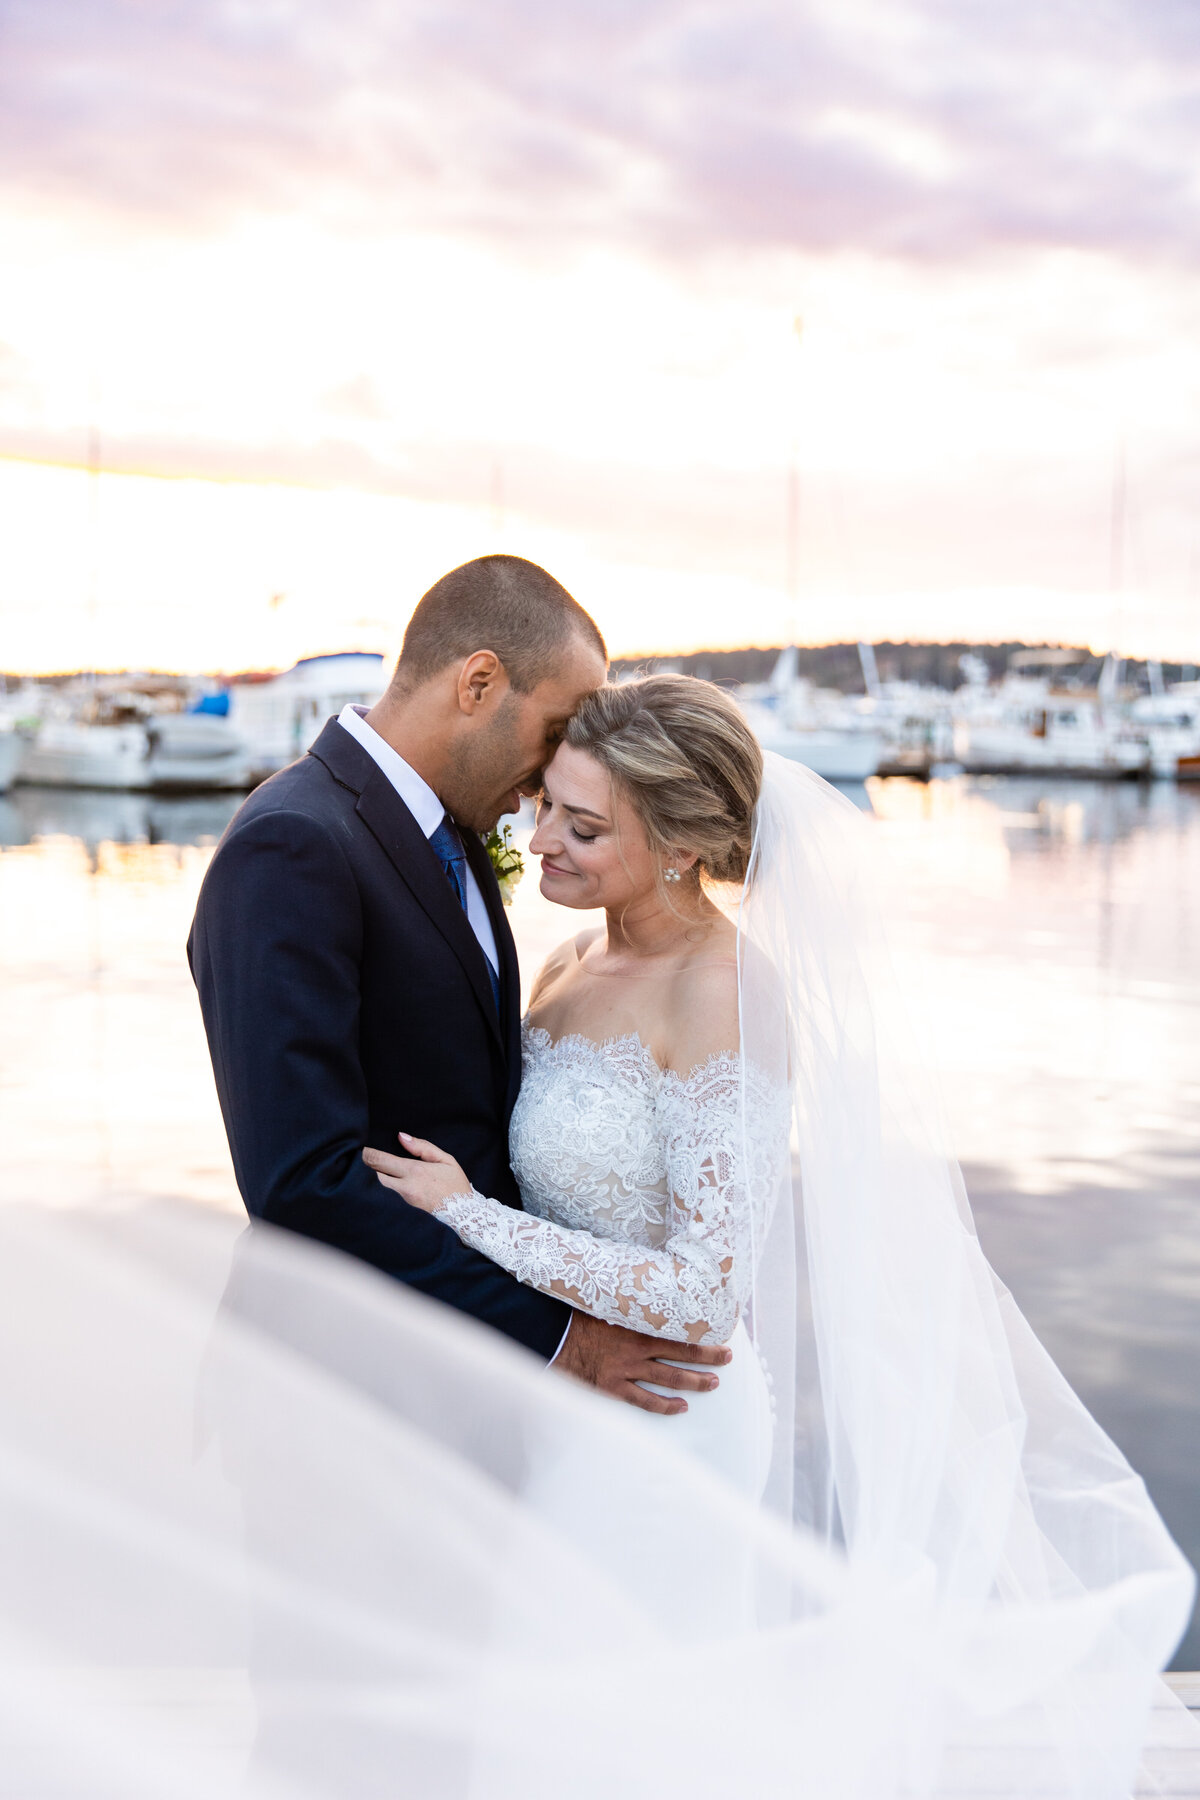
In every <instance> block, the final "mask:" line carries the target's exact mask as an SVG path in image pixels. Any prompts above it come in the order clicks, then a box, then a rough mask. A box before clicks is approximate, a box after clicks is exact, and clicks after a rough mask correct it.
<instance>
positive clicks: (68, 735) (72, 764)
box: [18, 713, 250, 793]
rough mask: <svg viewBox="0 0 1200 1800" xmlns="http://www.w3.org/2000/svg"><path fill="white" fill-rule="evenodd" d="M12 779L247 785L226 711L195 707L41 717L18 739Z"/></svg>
mask: <svg viewBox="0 0 1200 1800" xmlns="http://www.w3.org/2000/svg"><path fill="white" fill-rule="evenodd" d="M18 779H19V780H20V781H22V782H26V783H28V784H29V785H30V786H32V787H73V788H113V789H122V790H125V791H137V792H143V791H148V792H152V793H168V792H171V791H172V790H175V791H193V792H194V791H197V790H199V789H204V788H244V787H248V786H249V785H250V781H249V759H248V757H247V754H246V746H245V744H244V743H243V741H242V739H241V738H240V737H239V735H238V733H237V732H236V731H235V730H234V728H233V727H232V726H231V725H230V723H229V721H228V720H227V719H223V718H220V717H217V716H213V715H210V714H203V713H151V714H149V715H148V716H147V717H146V718H144V719H122V720H120V721H119V722H104V721H103V720H101V721H98V722H95V723H93V722H89V721H85V720H80V719H70V718H66V719H56V718H44V719H42V720H41V721H40V723H39V724H38V725H37V726H36V727H35V728H34V729H33V730H32V731H31V732H30V734H29V735H28V737H27V738H26V739H25V741H24V747H23V754H22V757H21V762H20V769H19V772H18Z"/></svg>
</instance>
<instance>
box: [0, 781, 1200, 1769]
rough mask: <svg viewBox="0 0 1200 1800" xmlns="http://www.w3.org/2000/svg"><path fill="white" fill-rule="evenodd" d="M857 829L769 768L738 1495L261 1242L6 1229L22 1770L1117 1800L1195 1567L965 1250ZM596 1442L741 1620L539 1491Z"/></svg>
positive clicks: (824, 792)
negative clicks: (680, 1529) (783, 1104)
mask: <svg viewBox="0 0 1200 1800" xmlns="http://www.w3.org/2000/svg"><path fill="white" fill-rule="evenodd" d="M871 835H872V834H871V828H870V826H869V824H867V823H866V822H864V821H863V820H862V819H861V818H860V817H859V816H858V814H857V813H856V812H855V809H854V808H853V807H852V806H850V805H849V803H847V802H846V801H844V800H843V799H841V798H840V797H839V796H838V795H836V794H835V793H834V792H833V791H832V790H831V789H829V788H828V787H826V786H825V785H824V784H823V783H821V782H819V781H817V780H816V779H815V778H814V777H812V776H811V775H809V774H807V773H806V772H805V771H804V770H803V769H800V768H797V767H794V766H792V765H789V764H785V763H781V762H779V761H778V760H777V759H775V758H771V757H769V758H768V759H767V775H766V781H765V786H764V790H763V794H762V798H761V801H760V804H759V808H758V815H757V828H756V834H755V842H754V849H753V861H752V867H751V870H750V875H749V878H748V881H747V883H746V886H745V890H744V893H743V894H742V896H741V899H740V903H738V902H735V903H734V908H733V910H734V911H735V912H736V915H737V918H738V923H739V972H740V982H741V1031H742V1053H743V1054H742V1065H741V1066H742V1081H743V1105H742V1117H743V1120H744V1128H745V1131H746V1134H747V1139H748V1140H749V1138H750V1137H751V1136H752V1135H753V1136H754V1137H755V1141H754V1142H752V1143H751V1142H749V1141H747V1143H746V1144H745V1145H744V1146H743V1151H744V1155H745V1158H746V1167H747V1168H753V1169H755V1170H756V1171H757V1174H756V1176H755V1180H756V1182H757V1183H758V1184H759V1191H758V1192H757V1194H756V1200H757V1205H756V1207H755V1209H754V1212H755V1217H756V1218H757V1219H758V1220H759V1222H760V1226H759V1231H758V1242H757V1243H756V1245H755V1268H756V1274H755V1282H754V1289H753V1299H752V1305H751V1308H750V1313H749V1324H750V1326H751V1327H752V1331H753V1336H754V1339H755V1342H756V1345H757V1349H758V1353H759V1355H760V1356H761V1357H762V1359H763V1361H764V1363H765V1364H766V1366H767V1368H768V1371H769V1373H770V1376H771V1379H772V1382H773V1391H774V1394H775V1402H776V1430H775V1438H774V1451H775V1454H774V1464H773V1468H772V1472H771V1476H770V1480H769V1484H768V1490H767V1495H766V1503H765V1505H763V1506H761V1507H755V1506H752V1505H750V1504H749V1503H748V1502H746V1501H744V1500H743V1499H741V1498H739V1496H738V1495H736V1494H735V1493H734V1492H733V1491H732V1489H730V1488H727V1487H726V1486H725V1485H724V1484H723V1483H722V1482H721V1481H720V1480H719V1479H718V1478H717V1477H716V1476H714V1475H711V1474H709V1473H708V1472H707V1471H706V1470H705V1469H704V1468H703V1467H702V1466H701V1465H700V1464H699V1463H697V1462H696V1461H694V1460H693V1459H691V1458H688V1457H685V1456H683V1455H682V1454H680V1453H679V1452H678V1451H677V1450H673V1449H672V1446H671V1443H670V1440H669V1438H668V1437H667V1436H666V1435H664V1436H663V1437H662V1439H661V1442H660V1441H659V1440H658V1439H657V1438H656V1436H655V1434H654V1433H652V1432H647V1430H646V1429H644V1424H643V1422H640V1421H635V1420H634V1419H633V1417H632V1415H630V1414H628V1412H627V1409H625V1408H622V1407H618V1406H615V1405H613V1404H612V1403H611V1402H607V1401H604V1400H601V1399H599V1398H598V1397H596V1396H594V1395H592V1394H590V1393H588V1392H587V1391H585V1390H583V1389H581V1388H577V1387H576V1386H575V1385H574V1384H572V1383H569V1382H567V1381H565V1380H562V1379H560V1378H559V1377H557V1376H555V1375H553V1374H547V1372H546V1371H545V1370H544V1369H543V1368H542V1367H541V1366H540V1365H539V1364H537V1363H536V1362H535V1361H534V1360H533V1359H531V1358H530V1357H528V1356H527V1355H526V1354H525V1353H524V1352H523V1351H520V1350H517V1349H516V1348H514V1347H513V1346H511V1345H509V1344H508V1343H506V1342H505V1341H504V1340H503V1339H501V1338H499V1337H498V1336H496V1335H495V1334H494V1333H491V1332H489V1331H487V1330H485V1329H484V1328H482V1327H480V1326H477V1325H474V1324H472V1323H470V1322H468V1321H465V1320H464V1319H462V1318H461V1317H460V1316H459V1315H457V1314H455V1313H453V1312H452V1311H450V1310H449V1309H447V1308H444V1307H439V1306H436V1305H434V1304H433V1303H431V1302H429V1301H426V1300H424V1299H422V1298H421V1297H420V1296H418V1295H415V1294H413V1293H411V1292H410V1291H408V1290H406V1289H404V1288H402V1287H400V1286H399V1285H398V1284H396V1283H394V1282H390V1281H388V1280H385V1279H384V1278H383V1277H382V1276H379V1275H377V1274H376V1273H375V1272H374V1271H372V1270H370V1269H368V1268H365V1267H363V1266H362V1265H360V1264H358V1263H356V1262H353V1261H351V1260H350V1259H348V1258H345V1257H342V1256H339V1255H337V1254H335V1253H332V1252H329V1251H326V1250H323V1249H321V1248H320V1247H318V1246H315V1245H313V1244H310V1243H307V1242H304V1241H303V1240H300V1239H298V1238H295V1237H293V1236H291V1235H290V1234H287V1233H280V1232H273V1231H271V1230H270V1229H261V1228H256V1229H255V1230H254V1231H252V1232H248V1233H241V1232H240V1228H239V1226H238V1225H237V1224H236V1222H235V1221H233V1220H232V1219H229V1218H226V1217H222V1216H218V1215H215V1214H203V1213H199V1212H197V1211H196V1210H195V1209H192V1210H190V1211H189V1210H188V1209H186V1208H182V1207H177V1208H173V1209H172V1208H166V1209H158V1210H153V1211H150V1212H146V1211H145V1210H138V1209H129V1210H126V1211H117V1212H113V1213H110V1214H106V1215H104V1216H101V1217H92V1218H89V1219H84V1218H81V1217H78V1216H72V1215H70V1214H53V1213H49V1212H47V1211H44V1210H39V1209H36V1208H33V1207H31V1208H17V1207H10V1208H8V1209H5V1210H3V1211H0V1527H2V1529H0V1749H2V1759H3V1776H2V1778H0V1785H5V1786H6V1791H12V1792H14V1793H20V1794H21V1795H22V1796H23V1797H24V1800H51V1797H52V1796H55V1797H60V1796H64V1795H72V1796H75V1795H81V1794H86V1795H87V1796H88V1800H110V1797H111V1800H132V1797H135V1796H146V1800H150V1797H153V1800H175V1797H176V1796H179V1797H181V1800H182V1797H184V1796H191V1795H193V1794H195V1795H197V1796H200V1795H203V1796H204V1800H225V1797H226V1796H229V1800H232V1797H233V1796H235V1795H237V1796H246V1797H248V1800H282V1797H289V1800H348V1797H349V1796H353V1797H354V1800H373V1797H374V1796H377V1795H378V1796H381V1797H382V1796H384V1795H387V1796H388V1797H389V1800H394V1796H395V1795H396V1794H398V1793H403V1794H405V1795H412V1796H414V1797H421V1800H424V1797H425V1796H431V1797H438V1800H440V1797H443V1796H444V1797H445V1800H452V1797H453V1800H459V1797H466V1796H471V1797H472V1800H474V1797H476V1796H484V1795H486V1796H487V1800H506V1797H508V1796H512V1797H513V1800H516V1797H517V1796H520V1800H542V1797H545V1800H550V1797H551V1796H554V1797H555V1800H561V1796H563V1795H568V1794H569V1795H570V1796H572V1800H601V1796H603V1797H604V1800H611V1796H612V1795H614V1794H621V1795H625V1796H637V1797H638V1800H643V1797H645V1800H649V1797H651V1796H655V1797H658V1796H662V1795H666V1794H683V1793H686V1794H687V1795H689V1797H691V1800H727V1797H728V1795H729V1794H731V1793H737V1794H739V1795H744V1796H746V1800H760V1797H761V1800H776V1797H778V1800H784V1797H785V1796H787V1797H788V1800H791V1797H792V1796H795V1795H797V1794H804V1795H812V1796H820V1800H889V1797H895V1800H900V1797H901V1796H904V1797H906V1800H914V1797H916V1796H921V1795H928V1796H933V1795H939V1796H943V1797H945V1800H949V1797H950V1796H957V1795H959V1794H966V1793H978V1792H987V1793H989V1794H992V1795H1000V1796H1008V1797H1009V1800H1024V1797H1025V1796H1028V1795H1032V1794H1034V1793H1036V1794H1038V1795H1039V1796H1043V1795H1045V1796H1058V1797H1059V1800H1066V1797H1068V1796H1069V1797H1071V1800H1120V1797H1122V1796H1128V1794H1129V1793H1130V1791H1131V1788H1132V1785H1133V1781H1134V1778H1135V1770H1136V1766H1137V1762H1138V1755H1139V1746H1140V1744H1141V1741H1142V1738H1143V1734H1144V1731H1145V1728H1146V1721H1147V1717H1148V1713H1149V1709H1150V1707H1151V1704H1152V1702H1153V1701H1154V1698H1155V1694H1156V1692H1159V1693H1160V1694H1161V1690H1160V1689H1159V1686H1158V1684H1157V1682H1156V1679H1155V1672H1156V1671H1157V1670H1158V1669H1160V1668H1161V1667H1162V1666H1163V1665H1164V1663H1165V1661H1166V1659H1167V1658H1168V1657H1169V1655H1170V1653H1171V1650H1172V1648H1173V1646H1174V1643H1175V1642H1176V1640H1177V1638H1178V1635H1179V1633H1180V1631H1181V1629H1182V1627H1183V1624H1184V1621H1185V1618H1186V1614H1187V1608H1188V1605H1189V1602H1190V1598H1191V1577H1190V1573H1189V1571H1188V1569H1187V1568H1186V1565H1185V1564H1184V1562H1183V1560H1182V1558H1181V1557H1180V1556H1179V1554H1178V1552H1177V1551H1176V1550H1175V1548H1174V1546H1173V1545H1172V1543H1171V1541H1170V1539H1169V1538H1168V1536H1167V1534H1166V1532H1165V1530H1164V1528H1163V1526H1162V1524H1161V1523H1160V1521H1159V1519H1158V1516H1157V1514H1156V1513H1155V1511H1154V1509H1153V1507H1152V1505H1151V1504H1150V1502H1149V1500H1148V1498H1147V1496H1146V1494H1145V1491H1144V1489H1143V1487H1142V1484H1141V1482H1140V1481H1139V1480H1138V1478H1137V1477H1136V1475H1134V1473H1133V1472H1132V1471H1131V1470H1130V1468H1129V1467H1128V1465H1127V1464H1126V1463H1125V1461H1124V1460H1123V1459H1122V1457H1121V1455H1120V1453H1119V1452H1118V1451H1117V1449H1116V1448H1115V1446H1114V1445H1113V1444H1111V1443H1110V1442H1109V1440H1108V1439H1107V1438H1106V1437H1105V1436H1104V1434H1103V1433H1102V1432H1101V1431H1100V1430H1099V1429H1098V1427H1097V1426H1096V1425H1095V1423H1094V1422H1093V1421H1092V1420H1091V1419H1090V1418H1089V1416H1088V1414H1087V1413H1086V1411H1085V1410H1084V1408H1083V1407H1082V1406H1081V1404H1080V1403H1079V1401H1078V1400H1077V1399H1076V1398H1075V1397H1074V1396H1073V1394H1072V1393H1071V1392H1070V1390H1069V1388H1068V1387H1067V1385H1066V1383H1065V1382H1064V1381H1063V1379H1062V1377H1061V1376H1060V1375H1059V1374H1058V1373H1057V1371H1056V1370H1055V1368H1054V1367H1053V1365H1052V1364H1051V1362H1050V1361H1049V1359H1048V1358H1047V1356H1046V1355H1045V1353H1044V1352H1043V1351H1042V1350H1041V1348H1040V1346H1039V1345H1038V1344H1037V1343H1036V1341H1035V1340H1034V1339H1033V1337H1032V1336H1031V1334H1030V1332H1029V1330H1028V1328H1027V1327H1026V1325H1025V1324H1024V1322H1023V1320H1022V1319H1021V1317H1020V1315H1019V1314H1018V1312H1017V1311H1016V1308H1015V1307H1014V1305H1013V1303H1012V1301H1011V1299H1010V1298H1009V1296H1008V1295H1007V1294H1006V1292H1005V1291H1004V1289H1003V1288H1002V1287H1001V1286H1000V1284H999V1283H998V1282H997V1281H996V1279H995V1277H994V1275H993V1274H992V1272H991V1270H990V1269H989V1268H988V1266H987V1263H986V1261H985V1260H984V1258H983V1255H982V1253H981V1251H980V1248H979V1245H978V1242H977V1240H976V1238H975V1235H974V1233H973V1230H972V1227H971V1221H970V1216H969V1213H968V1211H967V1208H966V1204H965V1199H964V1196H963V1193H962V1189H961V1185H960V1183H959V1180H958V1176H957V1172H956V1170H955V1167H954V1164H953V1161H952V1159H951V1157H950V1156H949V1154H948V1152H947V1149H946V1145H945V1143H944V1142H943V1138H942V1135H941V1131H940V1127H939V1126H938V1123H937V1118H936V1107H935V1104H934V1099H933V1088H932V1085H931V1084H930V1082H929V1081H928V1080H927V1078H926V1074H925V1071H924V1066H923V1059H922V1058H920V1057H919V1056H918V1053H917V1040H916V1038H915V1036H914V1035H913V1033H912V1032H911V1031H910V1030H909V1029H908V1028H907V1027H906V1026H905V1023H904V1019H903V1009H902V1007H901V1005H900V1002H899V998H898V995H897V993H896V988H895V984H894V982H893V979H892V976H891V973H890V970H889V967H888V962H887V956H886V950H885V946H884V943H883V934H882V929H881V926H880V922H879V921H880V918H881V915H882V911H883V906H882V902H883V901H884V900H885V899H886V894H885V893H881V888H880V884H881V882H882V881H885V880H886V877H885V876H882V875H881V874H880V873H879V868H880V865H879V863H878V862H877V860H876V859H875V856H874V851H873V846H872V841H871ZM764 1083H765V1084H767V1091H768V1092H771V1093H775V1094H776V1095H778V1094H781V1093H784V1092H786V1094H787V1095H788V1096H789V1101H790V1104H789V1106H788V1108H787V1112H788V1114H789V1115H790V1119H789V1121H788V1122H786V1123H782V1124H781V1126H780V1129H779V1133H778V1139H777V1141H772V1142H768V1143H763V1142H762V1141H761V1131H762V1119H763V1117H764V1108H763V1104H762V1096H763V1091H764V1086H763V1084H764ZM775 1112H776V1115H777V1116H780V1117H782V1114H781V1112H780V1109H779V1108H778V1107H776V1108H775ZM639 1425H642V1428H637V1427H638V1426H639ZM581 1436H582V1437H583V1438H585V1439H586V1441H587V1442H588V1444H589V1446H590V1447H591V1448H590V1455H591V1459H592V1463H593V1465H594V1466H595V1467H596V1468H597V1469H598V1470H600V1471H602V1475H601V1477H600V1486H601V1490H602V1491H601V1493H600V1495H599V1499H598V1503H599V1504H602V1505H606V1506H608V1507H610V1508H612V1509H618V1508H619V1509H622V1510H623V1516H624V1519H625V1522H626V1525H627V1529H628V1530H629V1531H633V1532H636V1531H638V1530H639V1529H640V1528H641V1526H642V1524H643V1522H645V1528H646V1531H647V1535H648V1537H649V1538H650V1541H657V1540H656V1538H655V1534H657V1537H658V1538H661V1539H662V1541H666V1542H670V1541H672V1539H671V1532H672V1528H673V1526H674V1525H675V1524H676V1523H677V1522H678V1521H686V1526H687V1529H686V1533H684V1534H679V1533H676V1534H675V1539H674V1541H675V1542H676V1543H677V1544H678V1546H679V1547H678V1550H677V1551H676V1552H675V1555H674V1560H673V1561H672V1565H671V1569H670V1575H671V1578H672V1579H673V1580H675V1581H676V1582H677V1583H678V1585H679V1592H680V1593H681V1595H682V1594H685V1593H686V1594H687V1595H688V1596H689V1597H691V1596H694V1595H695V1593H696V1592H697V1591H698V1590H702V1588H703V1584H704V1581H705V1570H706V1566H707V1565H708V1563H709V1561H710V1559H715V1558H724V1559H726V1561H727V1562H731V1559H740V1562H739V1566H744V1567H745V1568H746V1569H747V1570H748V1571H749V1578H751V1579H752V1580H753V1582H754V1588H755V1593H756V1596H757V1601H758V1618H759V1624H758V1626H757V1628H756V1629H746V1627H745V1623H744V1619H743V1620H742V1621H741V1622H740V1623H739V1625H738V1627H737V1629H736V1630H732V1629H730V1628H729V1626H728V1624H727V1622H725V1621H723V1620H722V1617H721V1616H720V1614H719V1613H714V1614H713V1615H712V1616H711V1618H709V1619H708V1621H707V1623H702V1624H701V1625H700V1626H699V1627H698V1626H697V1623H696V1620H697V1608H696V1607H695V1606H694V1605H689V1606H687V1607H684V1606H680V1608H679V1609H678V1611H676V1610H674V1609H673V1608H672V1607H671V1606H670V1605H669V1604H666V1605H664V1604H663V1599H662V1594H663V1587H662V1584H661V1583H659V1584H657V1585H656V1586H655V1590H654V1593H653V1594H650V1593H649V1592H648V1591H647V1589H646V1586H645V1584H644V1583H643V1582H642V1581H641V1580H640V1578H639V1574H638V1570H639V1566H640V1565H639V1563H638V1561H637V1559H636V1558H632V1559H629V1560H628V1561H627V1562H625V1561H622V1559H620V1558H619V1557H614V1556H613V1555H612V1553H611V1547H609V1548H604V1549H601V1548H600V1547H598V1546H597V1544H596V1542H595V1541H594V1540H593V1539H592V1537H591V1536H590V1535H589V1533H588V1531H587V1530H586V1529H585V1530H580V1531H578V1532H573V1531H572V1530H571V1523H570V1520H569V1519H568V1520H564V1519H562V1518H561V1517H560V1518H550V1517H547V1516H546V1515H545V1513H544V1512H543V1511H541V1510H539V1507H538V1505H537V1503H536V1501H535V1499H534V1498H533V1493H532V1488H531V1484H530V1481H529V1470H530V1468H531V1466H532V1464H533V1463H534V1462H535V1461H536V1459H537V1457H538V1456H539V1455H540V1454H541V1453H542V1451H543V1449H544V1447H545V1446H546V1445H547V1444H550V1445H552V1446H553V1445H554V1444H556V1443H560V1442H568V1441H571V1440H573V1439H574V1440H578V1439H579V1438H580V1437H581ZM605 1544H606V1545H608V1546H611V1538H606V1539H605ZM1172 1729H1173V1730H1175V1731H1177V1733H1180V1734H1186V1732H1187V1730H1188V1727H1187V1722H1186V1719H1185V1718H1182V1717H1179V1718H1175V1719H1174V1720H1173V1722H1172ZM1178 1741H1179V1742H1180V1743H1181V1744H1183V1743H1186V1742H1188V1741H1190V1742H1192V1744H1193V1745H1194V1742H1195V1740H1194V1739H1191V1740H1188V1739H1187V1738H1186V1736H1185V1735H1184V1736H1180V1737H1179V1740H1178Z"/></svg>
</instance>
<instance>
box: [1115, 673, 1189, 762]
mask: <svg viewBox="0 0 1200 1800" xmlns="http://www.w3.org/2000/svg"><path fill="white" fill-rule="evenodd" d="M1160 682H1161V676H1160ZM1130 716H1131V718H1132V719H1133V721H1134V723H1135V724H1136V725H1138V726H1139V727H1140V728H1141V729H1142V730H1143V731H1144V732H1145V734H1146V741H1147V743H1148V744H1149V746H1150V773H1151V774H1152V775H1155V776H1158V777H1159V779H1161V780H1167V781H1200V681H1175V682H1172V684H1171V686H1170V687H1169V688H1167V689H1165V690H1163V689H1162V688H1161V686H1160V687H1159V689H1158V691H1156V692H1151V693H1149V694H1144V695H1143V696H1142V697H1141V699H1140V700H1135V701H1134V703H1133V706H1132V708H1131V709H1130Z"/></svg>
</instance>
